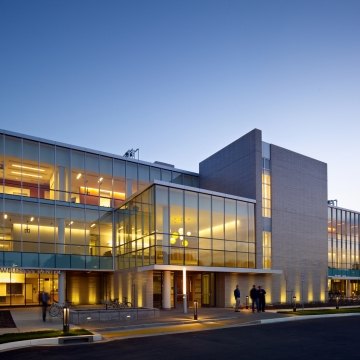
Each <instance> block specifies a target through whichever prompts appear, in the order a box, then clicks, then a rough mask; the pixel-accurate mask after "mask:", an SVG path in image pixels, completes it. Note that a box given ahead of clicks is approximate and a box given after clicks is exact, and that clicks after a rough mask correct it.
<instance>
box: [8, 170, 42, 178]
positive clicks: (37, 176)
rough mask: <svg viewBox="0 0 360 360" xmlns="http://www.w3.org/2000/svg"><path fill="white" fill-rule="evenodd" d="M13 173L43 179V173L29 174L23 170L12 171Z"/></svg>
mask: <svg viewBox="0 0 360 360" xmlns="http://www.w3.org/2000/svg"><path fill="white" fill-rule="evenodd" d="M11 173H12V174H14V175H22V176H28V177H33V178H37V179H42V175H35V174H28V173H24V172H22V171H12V172H11Z"/></svg>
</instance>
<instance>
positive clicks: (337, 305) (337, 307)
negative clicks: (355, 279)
mask: <svg viewBox="0 0 360 360" xmlns="http://www.w3.org/2000/svg"><path fill="white" fill-rule="evenodd" d="M339 300H340V298H339V295H336V309H339Z"/></svg>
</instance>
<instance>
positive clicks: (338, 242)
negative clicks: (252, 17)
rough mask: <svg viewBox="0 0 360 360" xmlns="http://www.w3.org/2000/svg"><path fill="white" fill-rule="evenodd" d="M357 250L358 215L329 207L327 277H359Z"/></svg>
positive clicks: (359, 268) (359, 247)
mask: <svg viewBox="0 0 360 360" xmlns="http://www.w3.org/2000/svg"><path fill="white" fill-rule="evenodd" d="M359 250H360V245H359V213H355V212H352V211H348V210H344V209H338V208H334V207H329V208H328V263H329V272H330V274H329V275H346V276H360V265H359Z"/></svg>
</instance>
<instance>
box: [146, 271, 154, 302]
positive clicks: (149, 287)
mask: <svg viewBox="0 0 360 360" xmlns="http://www.w3.org/2000/svg"><path fill="white" fill-rule="evenodd" d="M153 294H154V278H153V272H152V271H148V272H147V273H146V288H145V307H147V308H153V307H154V295H153Z"/></svg>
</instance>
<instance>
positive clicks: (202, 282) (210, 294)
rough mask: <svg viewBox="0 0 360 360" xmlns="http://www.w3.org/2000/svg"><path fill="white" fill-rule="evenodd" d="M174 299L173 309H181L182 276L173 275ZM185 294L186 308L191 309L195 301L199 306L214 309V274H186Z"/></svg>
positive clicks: (177, 273) (178, 274) (182, 295)
mask: <svg viewBox="0 0 360 360" xmlns="http://www.w3.org/2000/svg"><path fill="white" fill-rule="evenodd" d="M174 285H175V286H174V298H175V301H174V302H175V307H176V308H182V307H183V301H184V294H183V275H182V273H181V272H175V273H174ZM186 292H187V297H186V298H187V304H188V307H190V308H191V307H193V305H194V301H195V300H197V302H198V304H199V306H202V307H214V306H215V305H216V304H215V274H214V273H198V272H188V273H187V274H186Z"/></svg>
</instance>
